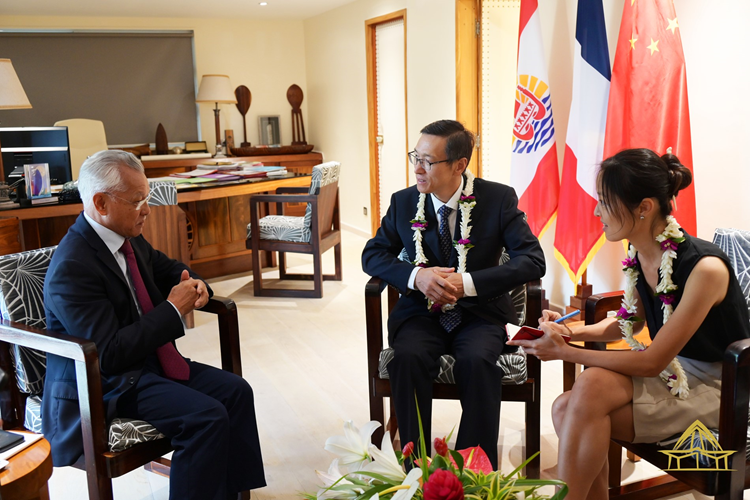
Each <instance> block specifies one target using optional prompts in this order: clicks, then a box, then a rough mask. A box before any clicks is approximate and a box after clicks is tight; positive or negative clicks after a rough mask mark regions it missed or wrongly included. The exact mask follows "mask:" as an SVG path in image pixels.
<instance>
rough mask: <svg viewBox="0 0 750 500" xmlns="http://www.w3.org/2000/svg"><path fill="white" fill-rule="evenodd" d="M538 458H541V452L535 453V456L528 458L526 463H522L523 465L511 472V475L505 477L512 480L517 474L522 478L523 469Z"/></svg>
mask: <svg viewBox="0 0 750 500" xmlns="http://www.w3.org/2000/svg"><path fill="white" fill-rule="evenodd" d="M537 456H539V452H538V451H537V452H536V453H534V454H533V455H531V456H530V457H529V458H527V459H526V460H525V461H524V463H522V464H521V465H519V466H518V467H516V468H515V469H514V470H513V472H511V473H510V474H507V475H506V476H505V477H508V478H511V477H513V476H515V475H516V474H518V475H519V476H520V475H521V471H522V470H523V468H524V467H526V466H527V465H528V464H529V462H531V461H532V460H534V459H535V458H536V457H537Z"/></svg>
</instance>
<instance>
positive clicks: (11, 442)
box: [0, 429, 23, 453]
mask: <svg viewBox="0 0 750 500" xmlns="http://www.w3.org/2000/svg"><path fill="white" fill-rule="evenodd" d="M21 443H23V435H21V434H15V433H13V432H8V431H4V430H1V429H0V453H2V452H4V451H7V450H9V449H11V448H13V447H14V446H16V445H18V444H21Z"/></svg>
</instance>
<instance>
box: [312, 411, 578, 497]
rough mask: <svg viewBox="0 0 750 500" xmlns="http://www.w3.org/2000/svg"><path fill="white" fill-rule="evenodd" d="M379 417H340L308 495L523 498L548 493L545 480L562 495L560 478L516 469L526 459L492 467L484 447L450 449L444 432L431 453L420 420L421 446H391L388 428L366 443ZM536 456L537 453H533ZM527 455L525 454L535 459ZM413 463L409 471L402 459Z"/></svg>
mask: <svg viewBox="0 0 750 500" xmlns="http://www.w3.org/2000/svg"><path fill="white" fill-rule="evenodd" d="M378 427H380V423H379V422H374V421H373V422H368V423H367V424H365V426H364V427H362V428H361V429H358V428H357V427H355V425H354V424H353V423H352V422H351V421H348V422H345V423H344V435H343V436H333V437H331V438H329V439H328V440H327V441H326V445H325V449H326V450H328V451H330V452H332V453H334V454H336V455H337V456H338V457H337V458H336V459H334V460H333V463H331V466H330V467H329V468H328V471H327V472H321V471H317V473H318V477H319V478H320V479H321V480H322V481H323V486H322V487H321V488H320V489H319V490H318V492H317V494H315V495H305V496H304V498H306V499H307V500H328V499H341V500H368V499H372V500H380V499H391V500H410V499H417V500H464V499H473V500H505V499H512V500H515V498H516V495H517V494H519V493H523V494H524V498H526V499H537V498H548V497H547V496H544V495H541V494H540V493H539V491H538V489H539V488H540V487H541V486H545V485H555V486H559V487H560V488H559V489H558V491H557V492H556V493H555V495H554V496H553V497H552V500H558V499H562V498H564V497H565V495H566V494H567V492H568V487H567V486H566V485H565V483H564V482H562V481H558V480H543V479H525V478H523V477H522V476H521V475H520V471H521V469H522V468H523V467H524V466H525V465H526V463H528V461H527V462H524V463H523V464H521V465H520V466H519V467H518V468H517V469H516V470H514V471H513V472H511V473H510V474H507V475H503V474H502V473H501V472H496V471H493V470H492V466H491V465H490V461H489V459H488V458H487V455H486V454H485V452H484V451H483V450H482V449H481V448H480V447H478V446H476V447H473V448H468V449H466V450H460V451H456V450H451V449H449V448H448V444H447V441H448V440H450V435H449V436H447V437H446V438H436V439H435V443H434V447H435V452H436V454H435V456H434V457H429V456H428V455H427V451H426V449H425V445H424V435H423V433H422V429H421V427H422V426H421V421H420V437H421V439H420V443H421V446H420V448H421V449H420V450H419V451H418V452H417V450H416V449H415V446H414V443H411V442H409V443H407V444H406V446H404V448H403V450H402V451H395V450H394V449H393V445H392V444H391V437H390V433H389V432H386V433H385V435H384V436H383V442H382V444H381V446H380V449H378V447H377V446H375V445H373V444H371V443H370V437H371V436H372V433H373V432H374V431H375V429H377V428H378ZM535 456H536V455H535ZM533 458H534V457H532V458H530V459H529V460H531V459H533ZM407 462H408V463H409V464H410V465H412V467H413V468H412V469H411V470H410V471H409V472H408V473H407V472H406V471H405V470H404V465H405V463H407Z"/></svg>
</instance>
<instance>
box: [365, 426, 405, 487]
mask: <svg viewBox="0 0 750 500" xmlns="http://www.w3.org/2000/svg"><path fill="white" fill-rule="evenodd" d="M370 456H371V457H372V458H373V461H372V462H370V463H369V464H367V465H366V466H365V468H364V470H365V471H367V472H374V473H376V474H381V475H383V476H385V477H387V478H388V479H390V480H392V481H403V480H404V478H405V477H406V474H405V473H404V470H403V468H402V467H401V464H399V463H398V458H396V453H395V452H394V451H393V444H391V433H390V432H389V431H386V432H385V435H384V436H383V443H382V444H381V445H380V449H378V447H377V446H375V445H372V444H371V445H370Z"/></svg>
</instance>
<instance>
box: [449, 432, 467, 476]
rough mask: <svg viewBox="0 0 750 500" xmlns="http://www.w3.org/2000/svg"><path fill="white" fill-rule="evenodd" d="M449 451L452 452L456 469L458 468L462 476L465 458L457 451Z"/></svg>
mask: <svg viewBox="0 0 750 500" xmlns="http://www.w3.org/2000/svg"><path fill="white" fill-rule="evenodd" d="M451 432H452V431H451ZM448 451H450V453H451V456H452V457H453V461H454V462H456V467H458V473H459V475H460V474H462V473H463V471H464V457H463V456H461V454H460V453H459V452H457V451H456V450H448Z"/></svg>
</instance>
